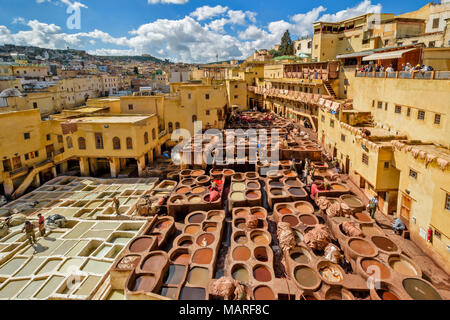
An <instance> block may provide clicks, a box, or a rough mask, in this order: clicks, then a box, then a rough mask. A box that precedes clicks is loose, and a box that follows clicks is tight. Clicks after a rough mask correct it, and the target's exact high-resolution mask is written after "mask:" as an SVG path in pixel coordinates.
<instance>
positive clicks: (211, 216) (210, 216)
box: [208, 211, 223, 221]
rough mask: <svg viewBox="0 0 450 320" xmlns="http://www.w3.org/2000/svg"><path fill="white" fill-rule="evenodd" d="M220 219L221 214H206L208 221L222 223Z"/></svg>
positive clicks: (213, 212) (215, 212) (212, 212)
mask: <svg viewBox="0 0 450 320" xmlns="http://www.w3.org/2000/svg"><path fill="white" fill-rule="evenodd" d="M222 219H223V214H222V213H221V212H217V211H211V212H209V213H208V220H211V221H222Z"/></svg>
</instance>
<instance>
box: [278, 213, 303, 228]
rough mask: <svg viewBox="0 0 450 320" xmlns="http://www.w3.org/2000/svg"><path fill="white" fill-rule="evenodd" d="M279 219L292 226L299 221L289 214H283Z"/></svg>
mask: <svg viewBox="0 0 450 320" xmlns="http://www.w3.org/2000/svg"><path fill="white" fill-rule="evenodd" d="M281 221H283V222H287V223H289V224H290V225H291V227H292V228H293V227H295V226H297V225H298V224H299V223H300V222H299V220H298V218H297V217H296V216H293V215H290V214H287V215H284V216H283V218H282V219H281Z"/></svg>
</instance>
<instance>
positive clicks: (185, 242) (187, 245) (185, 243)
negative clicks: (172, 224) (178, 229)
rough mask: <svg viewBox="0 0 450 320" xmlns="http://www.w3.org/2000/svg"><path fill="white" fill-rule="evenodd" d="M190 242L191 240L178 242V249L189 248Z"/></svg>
mask: <svg viewBox="0 0 450 320" xmlns="http://www.w3.org/2000/svg"><path fill="white" fill-rule="evenodd" d="M192 244H193V243H192V241H191V240H183V241H181V242H180V247H185V248H187V247H190V246H192Z"/></svg>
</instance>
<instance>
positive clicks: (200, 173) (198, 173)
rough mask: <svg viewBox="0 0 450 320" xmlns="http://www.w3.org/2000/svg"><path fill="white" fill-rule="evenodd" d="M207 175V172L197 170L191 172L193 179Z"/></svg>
mask: <svg viewBox="0 0 450 320" xmlns="http://www.w3.org/2000/svg"><path fill="white" fill-rule="evenodd" d="M204 174H205V171H203V170H195V171H192V172H191V176H193V177H198V176H202V175H204Z"/></svg>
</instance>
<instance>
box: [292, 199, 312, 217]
mask: <svg viewBox="0 0 450 320" xmlns="http://www.w3.org/2000/svg"><path fill="white" fill-rule="evenodd" d="M295 209H296V210H297V211H298V212H300V213H308V214H313V213H314V207H313V206H312V205H311V204H310V203H309V202H306V201H302V202H299V203H296V204H295Z"/></svg>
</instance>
